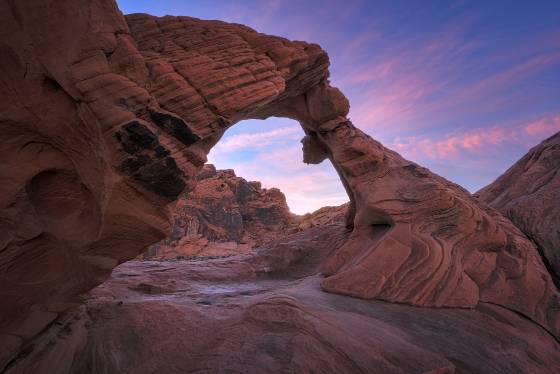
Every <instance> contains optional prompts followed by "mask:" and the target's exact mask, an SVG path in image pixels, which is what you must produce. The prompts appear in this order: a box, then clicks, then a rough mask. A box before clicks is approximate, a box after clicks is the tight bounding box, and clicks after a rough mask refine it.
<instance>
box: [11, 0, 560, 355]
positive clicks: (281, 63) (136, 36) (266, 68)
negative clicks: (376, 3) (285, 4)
mask: <svg viewBox="0 0 560 374" xmlns="http://www.w3.org/2000/svg"><path fill="white" fill-rule="evenodd" d="M0 38H1V39H0V52H1V53H0V97H1V98H2V100H0V159H1V160H2V164H1V165H0V167H1V169H0V179H1V180H2V183H1V184H0V192H1V193H0V230H1V231H0V232H1V235H0V239H1V241H0V299H1V300H2V303H1V304H0V317H1V320H0V337H1V339H2V341H8V342H9V344H5V345H3V346H2V347H1V348H0V349H1V352H0V357H7V358H8V359H9V357H11V355H13V354H14V353H15V352H17V351H18V350H19V349H20V348H21V347H22V346H23V345H24V344H25V341H27V340H28V339H29V338H30V337H32V336H33V335H35V334H36V333H37V332H39V331H41V329H43V328H44V326H46V325H47V324H48V323H50V322H51V321H53V320H54V319H55V318H56V316H57V313H59V312H60V311H63V310H65V309H67V308H69V307H70V306H71V305H73V303H75V302H76V301H79V300H78V299H77V297H78V296H79V295H80V294H82V293H83V292H84V291H87V290H89V289H91V288H92V287H94V286H95V285H97V284H99V283H100V282H102V281H103V280H105V279H106V278H107V277H108V275H109V274H110V272H111V270H112V269H113V268H114V267H115V266H116V265H117V264H119V263H121V262H124V261H126V260H128V259H131V258H134V257H136V256H137V255H138V254H139V253H140V252H142V251H144V250H145V249H146V248H147V247H148V246H149V245H151V244H153V243H155V242H158V241H159V240H161V239H163V238H164V237H165V236H166V235H167V234H168V232H169V231H170V228H171V225H170V220H169V217H170V215H171V213H170V212H171V211H170V209H169V208H170V204H171V203H172V202H173V201H174V200H175V199H176V198H177V197H178V196H179V194H180V193H181V192H182V191H192V190H193V189H194V188H195V186H196V184H197V179H196V175H197V174H198V171H199V170H200V169H201V168H202V165H203V164H204V163H205V161H206V155H207V153H208V151H209V150H210V148H211V147H212V146H213V145H214V144H215V143H216V142H217V141H218V140H219V139H220V137H221V136H222V134H223V133H224V131H225V129H226V128H227V127H228V126H231V125H233V124H235V123H236V122H238V121H240V120H243V119H249V118H267V117H269V116H280V117H282V116H284V117H289V118H293V119H296V120H298V121H299V122H300V124H301V125H302V127H303V129H304V131H305V133H306V137H305V138H304V140H303V146H304V160H305V161H306V162H309V163H318V162H321V161H323V160H325V159H329V160H330V161H331V162H332V163H333V165H334V167H335V169H336V170H337V171H338V173H339V175H340V179H341V182H342V184H343V185H344V187H345V188H346V190H347V192H348V195H349V198H350V205H349V208H348V213H347V225H348V226H349V227H353V232H352V234H351V235H350V236H349V238H348V240H347V241H346V242H345V243H344V244H343V245H342V246H341V247H340V248H339V249H338V250H337V252H336V253H334V254H333V255H332V257H330V258H329V259H328V261H327V262H326V263H325V264H324V266H323V272H324V275H325V276H326V278H325V279H324V280H323V281H322V287H323V289H325V290H327V291H331V292H336V293H341V294H346V295H352V296H357V297H361V298H368V299H369V298H375V299H382V300H387V301H393V302H400V303H407V304H412V305H417V306H428V307H429V306H432V307H440V306H441V307H443V306H446V307H466V308H474V307H476V306H477V305H478V304H479V303H480V302H489V303H493V304H496V305H500V306H503V307H505V308H508V309H511V310H514V311H517V312H519V313H521V314H523V315H525V316H526V317H528V318H530V319H532V320H533V321H535V322H536V323H538V324H540V325H542V326H543V327H544V328H546V329H547V330H548V331H550V332H551V333H552V334H554V335H555V336H559V334H560V315H559V313H558V308H559V301H558V290H557V289H556V287H555V286H554V284H553V283H552V280H551V278H550V275H549V274H548V272H547V271H546V269H545V267H544V265H543V263H542V261H541V259H540V257H539V255H538V253H537V250H536V248H535V246H534V245H533V244H532V243H531V242H530V241H529V240H528V239H527V238H526V237H525V236H524V235H523V234H521V233H520V231H519V230H518V229H517V228H516V227H515V226H513V225H512V224H511V222H510V221H509V220H507V219H505V218H504V217H502V216H501V215H500V214H499V213H497V212H496V211H495V210H493V209H491V208H489V207H487V206H485V204H483V203H479V202H477V201H476V200H475V199H474V198H472V197H471V196H470V194H469V193H468V192H467V191H465V190H463V189H462V188H460V187H458V186H456V185H454V184H452V183H450V182H448V181H446V180H444V179H442V178H440V177H438V176H436V175H434V174H432V173H430V172H429V171H428V170H426V169H424V168H422V167H420V166H418V165H416V164H414V163H411V162H409V161H406V160H404V159H403V158H401V157H400V156H399V155H398V154H396V153H395V152H392V151H390V150H388V149H386V148H384V147H383V146H382V145H381V144H379V143H378V142H376V141H375V140H373V139H371V138H370V137H369V136H367V135H365V134H364V133H363V132H361V131H360V130H359V129H357V128H356V127H354V125H353V124H352V123H351V122H350V121H349V120H348V118H347V114H348V110H349V104H348V101H347V100H346V98H345V97H344V96H343V95H342V93H340V91H338V90H337V89H336V88H333V87H331V86H330V85H329V82H328V65H329V60H328V56H327V54H326V53H325V52H324V51H323V50H321V48H320V47H319V46H317V45H313V44H308V43H304V42H291V41H288V40H286V39H282V38H278V37H273V36H267V35H263V34H259V33H257V32H255V31H254V30H251V29H249V28H247V27H244V26H241V25H234V24H227V23H224V22H219V21H201V20H198V19H194V18H189V17H171V16H167V17H162V18H157V17H152V16H148V15H143V14H136V15H129V16H126V18H125V17H123V16H122V14H121V13H120V12H119V11H118V9H117V7H116V5H115V3H114V2H113V1H112V0H99V1H95V2H93V1H87V0H72V1H70V0H61V1H53V0H31V1H6V2H2V3H0ZM251 318H252V317H251ZM258 318H260V317H258ZM258 318H257V319H256V321H258ZM257 323H258V322H257ZM271 344H273V343H271ZM0 366H1V364H0Z"/></svg>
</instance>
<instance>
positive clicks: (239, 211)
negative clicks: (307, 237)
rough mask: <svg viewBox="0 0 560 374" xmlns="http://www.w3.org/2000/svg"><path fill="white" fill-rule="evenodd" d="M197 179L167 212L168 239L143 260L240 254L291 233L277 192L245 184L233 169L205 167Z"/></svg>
mask: <svg viewBox="0 0 560 374" xmlns="http://www.w3.org/2000/svg"><path fill="white" fill-rule="evenodd" d="M197 180H198V183H197V185H196V187H195V189H194V190H193V191H190V192H189V193H187V194H185V195H184V196H181V198H179V200H178V201H177V205H176V206H175V208H174V209H173V216H174V218H173V221H174V223H173V229H172V232H171V234H170V236H169V237H168V238H167V239H165V240H164V241H162V242H161V243H158V244H155V245H153V246H152V247H151V248H150V249H149V250H148V251H147V252H146V253H145V254H144V255H143V258H144V259H162V258H176V257H209V256H210V257H212V256H228V255H233V254H239V253H246V252H248V251H250V250H251V249H252V248H253V247H254V246H256V245H262V244H263V243H266V242H269V241H271V240H273V239H276V238H277V237H278V236H279V235H282V234H284V233H285V232H287V231H288V230H290V231H294V229H295V228H294V225H295V223H294V222H295V221H296V218H297V217H296V216H295V215H294V214H292V213H290V211H289V208H288V204H287V203H286V198H285V196H284V194H283V193H282V192H280V190H278V189H277V188H270V189H263V188H261V184H260V182H247V181H246V180H245V179H243V178H241V177H238V176H236V175H235V173H234V171H233V170H216V168H215V167H214V166H213V165H211V164H206V165H204V168H203V169H202V171H201V172H200V173H199V174H198V176H197Z"/></svg>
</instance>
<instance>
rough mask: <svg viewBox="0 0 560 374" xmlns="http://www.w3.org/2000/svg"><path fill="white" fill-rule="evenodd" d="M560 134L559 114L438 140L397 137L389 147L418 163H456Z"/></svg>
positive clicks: (478, 129)
mask: <svg viewBox="0 0 560 374" xmlns="http://www.w3.org/2000/svg"><path fill="white" fill-rule="evenodd" d="M557 131H560V114H556V115H550V116H545V117H542V118H538V119H536V120H533V121H529V122H522V123H517V124H513V125H509V124H502V125H494V126H488V127H484V128H477V129H474V130H470V131H465V132H454V133H453V134H449V135H444V136H443V137H441V138H437V137H434V136H432V137H397V138H395V140H394V141H393V143H392V144H389V146H390V147H392V148H393V149H395V150H396V151H398V152H400V153H402V154H403V155H404V156H405V157H407V158H410V159H413V160H415V161H420V162H421V161H422V160H425V159H431V160H455V161H457V160H458V159H461V158H468V157H469V156H470V155H473V154H475V155H478V156H481V155H489V154H490V153H492V152H491V150H492V149H493V148H495V147H496V146H499V145H508V144H509V145H512V143H517V144H523V145H525V146H527V147H528V146H532V145H534V144H536V143H538V142H540V141H541V140H542V139H544V138H546V137H548V136H550V135H552V134H554V133H555V132H557Z"/></svg>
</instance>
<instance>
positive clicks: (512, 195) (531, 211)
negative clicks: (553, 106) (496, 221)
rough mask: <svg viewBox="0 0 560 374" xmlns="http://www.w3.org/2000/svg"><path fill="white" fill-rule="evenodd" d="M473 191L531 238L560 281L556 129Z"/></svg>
mask: <svg viewBox="0 0 560 374" xmlns="http://www.w3.org/2000/svg"><path fill="white" fill-rule="evenodd" d="M476 195H477V196H478V197H479V198H480V199H481V200H483V201H485V202H486V203H488V205H490V206H492V207H494V208H496V209H498V210H499V211H500V212H502V213H503V214H504V215H505V216H506V217H508V218H509V219H511V221H512V222H513V223H515V225H516V226H517V227H519V228H520V229H521V231H523V232H524V233H525V234H526V235H527V236H528V237H529V238H531V239H533V240H534V241H535V243H536V244H537V246H538V248H539V250H540V252H541V254H542V256H543V257H544V260H545V263H547V264H548V267H549V269H550V271H551V273H552V274H553V276H554V278H555V280H556V284H557V285H560V132H559V133H556V134H555V135H552V136H551V137H550V138H548V139H546V140H544V141H543V142H542V143H540V144H539V145H537V146H535V147H533V148H532V149H531V150H530V151H529V152H528V153H527V154H526V155H525V156H523V158H521V159H520V160H519V161H517V162H516V163H515V164H514V165H513V166H512V167H510V168H509V169H508V170H507V171H506V172H505V173H504V174H503V175H501V176H500V177H499V178H498V179H496V180H495V181H494V182H493V183H491V184H489V185H488V186H486V187H484V188H483V189H481V190H480V191H478V192H477V193H476Z"/></svg>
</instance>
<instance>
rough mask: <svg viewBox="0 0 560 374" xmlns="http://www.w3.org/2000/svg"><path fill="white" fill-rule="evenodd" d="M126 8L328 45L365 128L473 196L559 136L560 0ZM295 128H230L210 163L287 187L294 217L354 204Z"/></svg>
mask: <svg viewBox="0 0 560 374" xmlns="http://www.w3.org/2000/svg"><path fill="white" fill-rule="evenodd" d="M117 2H118V4H119V7H120V9H121V11H122V12H123V13H125V14H128V13H149V14H153V15H158V16H162V15H166V14H171V15H188V16H191V17H197V18H201V19H219V20H223V21H227V22H235V23H242V24H245V25H247V26H249V27H252V28H254V29H255V30H257V31H259V32H263V33H267V34H272V35H279V36H283V37H286V38H288V39H291V40H304V41H307V42H312V43H317V44H319V45H320V46H321V47H322V48H323V49H324V50H326V51H327V52H328V54H329V56H330V60H331V67H330V72H331V77H330V80H331V84H332V85H334V86H336V87H338V88H340V89H341V90H342V92H343V93H344V94H345V95H346V96H347V97H348V99H349V100H350V105H351V109H350V114H349V117H350V119H351V120H352V122H353V123H354V125H356V126H357V127H359V128H360V129H362V130H363V131H365V132H366V133H368V134H370V135H371V136H372V137H373V138H375V139H377V140H379V141H381V142H382V143H383V144H384V145H385V146H387V147H389V148H391V149H394V150H395V151H397V152H399V153H400V154H401V155H403V156H404V157H405V158H407V159H409V160H412V161H414V162H417V163H419V164H421V165H423V166H426V167H428V168H429V169H431V170H432V171H433V172H435V173H437V174H440V175H442V176H443V177H445V178H447V179H449V180H451V181H453V182H455V183H458V184H460V185H462V186H463V187H465V188H467V189H468V190H469V191H471V192H476V191H477V190H478V189H480V188H482V187H484V186H485V185H487V184H489V183H491V182H492V181H493V180H495V179H496V178H497V177H498V176H499V175H500V174H502V173H503V172H504V171H505V170H507V168H508V167H509V166H511V165H512V164H513V163H514V162H515V161H517V160H518V159H519V158H520V157H522V156H523V155H524V154H525V153H526V152H527V151H528V150H529V149H530V148H531V147H533V146H534V145H536V144H538V143H539V142H540V141H542V140H544V139H545V138H547V137H548V136H550V135H552V134H554V133H555V132H557V131H560V1H558V0H551V1H519V0H509V1H467V0H455V1H453V0H451V1H375V0H363V1H357V0H356V1H354V0H321V1H314V0H305V1H304V0H260V1H241V0H239V1H235V0H229V1H227V0H223V1H220V0H197V1H186V0H184V1H180V0H167V1H155V0H117ZM302 136H303V132H302V131H301V129H300V128H299V125H298V124H297V122H295V121H292V120H289V119H282V118H270V119H267V120H265V121H258V120H249V121H243V122H240V123H238V124H236V125H235V126H233V127H232V128H230V129H228V130H227V132H226V134H225V135H224V137H223V138H222V140H221V141H220V143H218V145H217V146H216V147H215V148H214V149H213V150H212V151H211V153H210V155H209V162H212V163H214V164H215V165H216V166H217V167H218V168H222V169H223V168H232V169H234V170H235V171H236V173H237V175H239V176H242V177H244V178H246V179H249V180H259V181H261V182H263V186H264V187H278V188H280V189H281V190H282V191H283V192H284V193H285V194H286V197H287V200H288V205H289V206H290V208H291V210H292V211H293V212H295V213H300V214H301V213H305V212H308V211H313V210H315V209H317V208H319V207H321V206H325V205H338V204H341V203H343V202H345V201H347V200H348V198H347V196H346V194H345V192H344V189H343V187H342V185H341V183H340V180H339V179H338V176H337V175H336V173H335V171H334V169H333V168H332V166H331V165H330V164H329V163H328V161H325V162H323V163H322V164H320V165H305V164H303V162H302V161H301V159H302V152H301V144H300V143H299V140H300V139H301V138H302Z"/></svg>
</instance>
